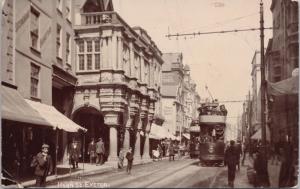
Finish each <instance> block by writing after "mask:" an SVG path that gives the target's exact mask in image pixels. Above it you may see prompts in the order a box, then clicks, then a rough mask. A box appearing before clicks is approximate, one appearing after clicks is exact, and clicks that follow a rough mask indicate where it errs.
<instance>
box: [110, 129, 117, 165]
mask: <svg viewBox="0 0 300 189" xmlns="http://www.w3.org/2000/svg"><path fill="white" fill-rule="evenodd" d="M117 150H118V136H117V128H116V127H114V126H110V128H109V156H108V161H117V159H118V154H117Z"/></svg>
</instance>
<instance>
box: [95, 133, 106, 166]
mask: <svg viewBox="0 0 300 189" xmlns="http://www.w3.org/2000/svg"><path fill="white" fill-rule="evenodd" d="M96 153H97V164H98V165H99V164H100V165H102V164H103V158H104V153H105V147H104V143H103V141H102V138H99V141H98V142H97V143H96Z"/></svg>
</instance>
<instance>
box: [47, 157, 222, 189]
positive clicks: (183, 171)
mask: <svg viewBox="0 0 300 189" xmlns="http://www.w3.org/2000/svg"><path fill="white" fill-rule="evenodd" d="M226 185H227V172H226V169H225V168H224V167H202V166H199V162H198V160H193V159H181V160H176V161H168V160H162V161H158V162H153V163H149V164H145V165H136V166H134V167H133V170H132V173H131V174H130V175H128V174H127V173H126V171H125V170H120V171H119V170H116V171H112V172H109V173H105V174H100V175H93V176H87V177H83V178H69V179H67V180H64V181H60V182H59V183H57V182H52V183H49V184H48V186H49V187H69V188H71V187H118V188H119V187H120V188H122V187H125V188H128V187H130V188H140V187H143V188H157V187H160V188H161V187H172V188H183V187H206V188H207V187H214V188H215V187H226Z"/></svg>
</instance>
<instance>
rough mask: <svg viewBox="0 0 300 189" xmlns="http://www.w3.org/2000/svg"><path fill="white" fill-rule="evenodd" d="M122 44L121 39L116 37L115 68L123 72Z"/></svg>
mask: <svg viewBox="0 0 300 189" xmlns="http://www.w3.org/2000/svg"><path fill="white" fill-rule="evenodd" d="M122 61H123V43H122V38H121V37H118V60H117V65H118V66H117V68H118V70H123V66H124V65H123V62H122Z"/></svg>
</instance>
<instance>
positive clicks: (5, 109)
mask: <svg viewBox="0 0 300 189" xmlns="http://www.w3.org/2000/svg"><path fill="white" fill-rule="evenodd" d="M1 103H2V106H1V117H2V119H6V120H10V121H18V122H23V123H30V124H33V125H44V126H49V127H51V126H52V125H51V124H50V123H49V122H47V121H46V120H45V119H44V118H43V117H42V116H41V115H40V114H39V113H38V112H37V111H36V110H35V109H34V108H32V107H31V106H30V105H29V104H28V103H27V102H26V101H25V99H24V98H23V97H22V96H21V94H20V93H19V92H18V91H17V90H16V89H14V88H10V87H7V86H3V85H1Z"/></svg>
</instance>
